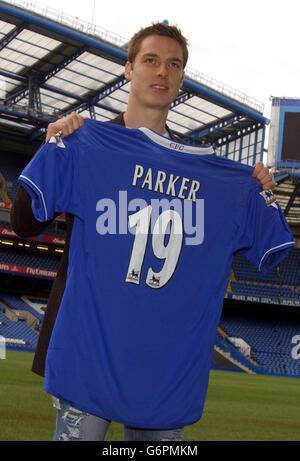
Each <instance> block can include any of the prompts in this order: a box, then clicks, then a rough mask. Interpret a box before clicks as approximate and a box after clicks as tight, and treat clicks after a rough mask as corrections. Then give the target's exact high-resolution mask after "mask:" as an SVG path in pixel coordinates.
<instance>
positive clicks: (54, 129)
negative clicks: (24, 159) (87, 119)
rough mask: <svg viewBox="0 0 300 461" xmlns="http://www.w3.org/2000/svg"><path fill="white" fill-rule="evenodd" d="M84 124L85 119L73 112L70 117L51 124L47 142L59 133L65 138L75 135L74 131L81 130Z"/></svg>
mask: <svg viewBox="0 0 300 461" xmlns="http://www.w3.org/2000/svg"><path fill="white" fill-rule="evenodd" d="M83 124H84V118H83V117H82V116H81V115H79V114H77V112H72V113H71V114H70V115H67V116H66V117H63V118H60V119H59V120H56V122H53V123H49V125H48V129H47V135H46V141H48V139H50V138H51V137H52V136H55V135H56V134H57V133H58V132H59V131H61V133H62V134H61V137H62V138H65V137H67V136H69V135H70V134H72V133H74V131H76V130H78V128H81V127H82V126H83Z"/></svg>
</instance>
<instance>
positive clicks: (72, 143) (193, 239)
mask: <svg viewBox="0 0 300 461" xmlns="http://www.w3.org/2000/svg"><path fill="white" fill-rule="evenodd" d="M252 172H253V168H252V167H249V166H245V165H242V164H240V163H237V162H233V161H231V160H227V159H224V158H220V157H218V156H217V155H216V154H215V153H214V151H213V149H212V148H211V147H203V148H198V147H193V146H187V145H184V144H179V143H176V142H174V141H172V140H170V139H168V138H165V137H163V136H160V135H158V134H156V133H154V132H153V131H151V130H149V129H146V128H141V129H127V128H125V127H122V126H118V125H113V124H109V123H102V122H96V121H92V120H86V121H85V124H84V127H83V128H81V129H80V130H79V131H77V132H75V133H74V134H72V135H71V136H69V137H68V138H66V139H63V140H60V139H59V138H58V137H53V138H51V139H50V140H49V141H48V142H47V143H46V144H45V145H44V146H43V147H42V148H41V149H40V150H39V152H38V153H37V154H36V155H35V156H34V158H33V159H32V160H31V162H30V163H29V164H28V165H27V167H26V168H25V169H24V171H23V172H22V174H21V176H20V178H19V180H20V181H21V183H22V185H23V186H24V187H25V188H26V189H27V190H28V192H29V194H30V195H31V197H32V209H33V213H34V215H35V217H36V219H37V220H39V221H47V220H49V219H51V218H53V216H54V214H55V213H56V212H69V213H72V214H74V216H75V219H74V227H73V232H72V238H71V242H70V250H69V267H68V275H67V284H66V288H65V292H64V296H63V299H62V303H61V306H60V310H59V312H58V316H57V320H56V323H55V326H54V330H53V333H52V336H51V341H50V345H49V349H48V354H47V359H46V372H45V380H44V389H45V390H46V391H47V392H48V393H50V394H52V395H54V396H57V397H59V398H62V399H64V400H66V401H68V402H70V403H71V404H72V405H73V406H75V407H76V408H78V409H82V410H84V411H87V412H88V413H92V414H95V415H98V416H100V417H103V418H106V419H110V420H114V421H117V422H120V423H123V424H126V425H130V426H133V427H140V428H152V429H166V428H175V427H181V426H185V425H189V424H192V423H194V422H196V421H197V420H199V419H200V417H201V415H202V411H203V406H204V402H205V397H206V392H207V386H208V380H209V369H210V364H211V358H212V353H213V348H214V343H215V337H216V331H217V327H218V324H219V320H220V316H221V311H222V306H223V299H224V295H225V293H226V289H227V286H228V282H229V278H230V272H231V267H232V258H233V254H234V252H236V251H237V250H243V252H244V254H245V255H246V256H247V258H248V259H249V260H250V261H251V262H252V263H253V264H254V265H255V266H256V267H258V268H259V269H260V270H261V271H262V272H266V271H268V270H270V269H271V268H273V267H274V266H275V265H277V264H278V263H279V262H280V261H281V260H282V259H283V258H285V257H286V256H287V252H288V249H289V248H290V247H292V246H294V242H293V237H292V235H291V232H290V229H289V227H288V225H287V223H286V220H285V218H284V215H283V213H282V211H281V209H280V207H279V204H278V203H277V202H274V201H273V197H272V194H270V193H265V192H263V191H262V189H261V187H260V186H259V184H258V182H257V180H256V179H255V178H253V177H252Z"/></svg>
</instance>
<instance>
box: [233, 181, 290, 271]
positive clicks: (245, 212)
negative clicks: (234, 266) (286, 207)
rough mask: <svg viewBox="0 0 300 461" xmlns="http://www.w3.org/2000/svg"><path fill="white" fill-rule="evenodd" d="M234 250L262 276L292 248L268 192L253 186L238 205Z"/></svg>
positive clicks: (283, 224)
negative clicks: (238, 221)
mask: <svg viewBox="0 0 300 461" xmlns="http://www.w3.org/2000/svg"><path fill="white" fill-rule="evenodd" d="M241 210H242V212H241V215H240V216H241V219H240V221H241V222H240V228H239V232H238V234H237V248H236V249H237V250H242V252H243V253H244V254H245V256H246V257H247V259H249V261H251V262H252V264H254V266H256V267H257V268H258V270H259V271H261V272H263V273H266V272H268V271H269V270H271V269H273V268H274V267H275V266H277V265H278V264H279V263H280V262H281V261H282V260H283V259H284V258H286V257H287V255H288V251H289V250H290V248H292V247H294V246H295V242H294V239H293V235H292V233H291V230H290V228H289V226H288V224H287V222H286V219H285V216H284V214H283V212H282V210H281V208H280V205H279V203H278V202H277V201H276V200H275V196H274V194H273V193H272V191H263V190H262V189H261V187H260V186H258V185H256V186H255V187H251V188H250V190H248V191H247V195H246V196H245V197H244V198H243V200H242V203H241Z"/></svg>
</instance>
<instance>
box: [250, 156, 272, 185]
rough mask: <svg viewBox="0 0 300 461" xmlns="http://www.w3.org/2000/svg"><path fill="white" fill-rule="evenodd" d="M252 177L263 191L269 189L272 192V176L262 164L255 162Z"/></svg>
mask: <svg viewBox="0 0 300 461" xmlns="http://www.w3.org/2000/svg"><path fill="white" fill-rule="evenodd" d="M252 176H253V177H254V178H256V179H257V180H258V182H259V183H260V185H261V186H262V188H263V189H264V190H268V189H271V190H272V191H273V190H274V189H275V186H276V183H275V181H274V176H273V174H272V173H270V171H269V169H268V168H267V167H266V166H265V165H264V164H263V162H257V163H256V164H255V165H254V171H253V175H252Z"/></svg>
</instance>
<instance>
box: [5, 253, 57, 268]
mask: <svg viewBox="0 0 300 461" xmlns="http://www.w3.org/2000/svg"><path fill="white" fill-rule="evenodd" d="M59 261H60V259H59V257H57V256H53V255H47V254H41V255H39V254H37V253H29V252H26V251H21V250H20V251H19V250H13V249H2V248H0V262H1V263H4V264H11V265H16V266H24V267H34V268H39V269H45V270H49V271H57V269H58V266H59Z"/></svg>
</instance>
